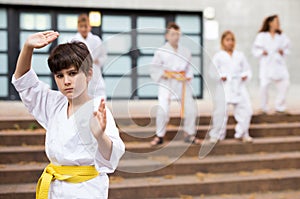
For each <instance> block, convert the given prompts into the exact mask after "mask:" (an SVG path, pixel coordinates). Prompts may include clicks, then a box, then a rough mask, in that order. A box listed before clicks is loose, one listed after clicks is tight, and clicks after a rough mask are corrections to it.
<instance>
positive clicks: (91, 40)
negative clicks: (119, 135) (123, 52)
mask: <svg viewBox="0 0 300 199" xmlns="http://www.w3.org/2000/svg"><path fill="white" fill-rule="evenodd" d="M91 29H92V27H91V25H90V20H89V17H88V15H87V14H81V15H79V17H78V24H77V30H78V32H77V33H76V35H75V37H74V38H73V40H78V41H81V42H83V43H85V44H86V45H87V47H88V49H89V51H90V53H91V56H92V58H93V77H92V79H91V81H90V83H89V87H88V89H89V90H88V93H89V95H90V96H93V97H99V96H101V97H103V98H106V92H105V83H104V80H103V77H102V71H101V70H102V67H103V66H104V63H105V61H106V60H107V52H106V50H105V48H104V45H103V43H102V40H101V39H100V38H99V37H98V36H97V35H94V34H93V33H91Z"/></svg>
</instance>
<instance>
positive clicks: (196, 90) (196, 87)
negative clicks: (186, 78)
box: [192, 77, 201, 96]
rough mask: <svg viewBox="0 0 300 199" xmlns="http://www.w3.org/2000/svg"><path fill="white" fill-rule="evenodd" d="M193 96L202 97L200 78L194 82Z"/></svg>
mask: <svg viewBox="0 0 300 199" xmlns="http://www.w3.org/2000/svg"><path fill="white" fill-rule="evenodd" d="M192 87H193V96H200V94H201V93H200V77H195V78H194V79H193V80H192Z"/></svg>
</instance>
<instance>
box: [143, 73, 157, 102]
mask: <svg viewBox="0 0 300 199" xmlns="http://www.w3.org/2000/svg"><path fill="white" fill-rule="evenodd" d="M157 93H158V87H157V83H155V82H154V81H153V80H152V79H151V78H150V77H140V78H139V79H138V96H140V97H157Z"/></svg>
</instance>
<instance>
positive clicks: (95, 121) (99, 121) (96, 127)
mask: <svg viewBox="0 0 300 199" xmlns="http://www.w3.org/2000/svg"><path fill="white" fill-rule="evenodd" d="M90 128H91V130H92V133H93V134H94V137H95V138H96V139H97V140H98V139H99V138H100V137H101V136H102V135H103V133H104V131H105V129H106V108H105V102H104V99H101V102H100V105H99V107H98V110H97V111H95V112H94V114H93V118H92V119H91V122H90Z"/></svg>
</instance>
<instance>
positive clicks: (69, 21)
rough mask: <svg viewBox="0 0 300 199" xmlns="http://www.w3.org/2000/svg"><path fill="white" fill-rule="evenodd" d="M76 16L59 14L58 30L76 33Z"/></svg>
mask: <svg viewBox="0 0 300 199" xmlns="http://www.w3.org/2000/svg"><path fill="white" fill-rule="evenodd" d="M77 18H78V15H77V14H59V15H58V17H57V26H58V30H68V31H70V30H74V31H77Z"/></svg>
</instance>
